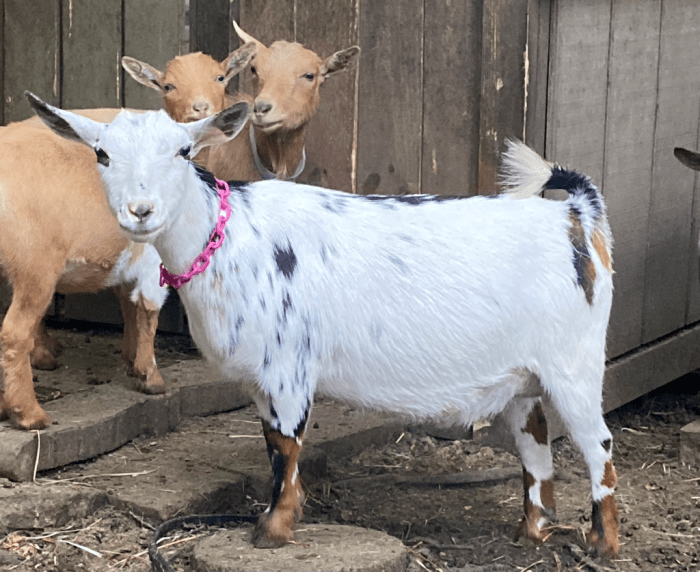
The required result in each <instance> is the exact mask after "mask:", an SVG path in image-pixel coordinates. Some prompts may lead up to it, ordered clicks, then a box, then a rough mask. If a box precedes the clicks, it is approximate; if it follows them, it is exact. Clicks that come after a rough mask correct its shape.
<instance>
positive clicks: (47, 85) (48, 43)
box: [3, 0, 61, 123]
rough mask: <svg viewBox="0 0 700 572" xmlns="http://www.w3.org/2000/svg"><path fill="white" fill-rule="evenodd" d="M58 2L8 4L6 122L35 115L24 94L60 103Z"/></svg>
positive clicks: (35, 0)
mask: <svg viewBox="0 0 700 572" xmlns="http://www.w3.org/2000/svg"><path fill="white" fill-rule="evenodd" d="M59 8H60V4H59V0H5V22H4V23H5V27H4V36H5V38H4V39H5V42H4V55H5V61H4V74H5V75H4V94H3V95H4V119H5V122H6V123H9V122H10V121H20V120H22V119H26V118H27V117H30V116H32V115H33V112H32V111H31V108H30V107H29V103H28V102H27V99H26V97H24V92H25V90H30V91H32V92H33V93H35V94H36V95H38V96H39V97H41V98H42V99H44V100H45V101H48V102H49V103H52V104H54V105H60V103H61V81H60V77H59V72H60V56H61V48H60V45H61V44H60V42H61V39H60V21H61V15H60V9H59Z"/></svg>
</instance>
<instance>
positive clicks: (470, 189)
mask: <svg viewBox="0 0 700 572" xmlns="http://www.w3.org/2000/svg"><path fill="white" fill-rule="evenodd" d="M481 28H482V7H481V3H479V2H474V3H469V2H459V3H457V2H435V3H432V4H426V11H425V31H424V48H423V69H424V72H423V141H422V159H421V161H422V168H421V192H423V193H429V194H448V195H466V196H469V195H475V194H477V182H478V169H477V165H478V161H479V117H480V100H481V65H480V54H481V34H482V29H481Z"/></svg>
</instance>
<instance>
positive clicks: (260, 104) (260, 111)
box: [253, 100, 272, 115]
mask: <svg viewBox="0 0 700 572" xmlns="http://www.w3.org/2000/svg"><path fill="white" fill-rule="evenodd" d="M270 109H272V104H271V103H270V102H269V101H257V100H256V101H255V106H254V107H253V111H254V112H255V115H265V114H266V113H267V112H268V111H270Z"/></svg>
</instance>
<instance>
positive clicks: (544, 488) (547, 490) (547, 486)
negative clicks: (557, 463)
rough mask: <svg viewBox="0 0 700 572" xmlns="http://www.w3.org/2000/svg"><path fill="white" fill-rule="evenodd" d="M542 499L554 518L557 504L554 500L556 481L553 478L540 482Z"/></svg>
mask: <svg viewBox="0 0 700 572" xmlns="http://www.w3.org/2000/svg"><path fill="white" fill-rule="evenodd" d="M540 499H541V500H542V505H543V506H544V507H545V508H546V509H547V510H548V511H551V513H552V514H551V516H550V515H548V516H549V517H550V518H554V513H555V511H556V504H555V502H554V481H553V480H552V479H549V480H546V481H542V483H540Z"/></svg>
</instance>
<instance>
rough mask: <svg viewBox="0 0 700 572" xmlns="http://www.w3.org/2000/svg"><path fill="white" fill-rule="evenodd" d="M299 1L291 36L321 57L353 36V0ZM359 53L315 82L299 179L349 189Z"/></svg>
mask: <svg viewBox="0 0 700 572" xmlns="http://www.w3.org/2000/svg"><path fill="white" fill-rule="evenodd" d="M358 1H359V0H350V1H348V0H327V1H326V2H323V3H315V4H311V3H309V2H299V3H298V4H297V10H296V20H295V24H296V41H297V42H299V43H301V44H304V45H305V46H306V47H307V48H309V49H311V50H313V51H315V52H316V53H317V54H318V55H319V56H321V58H326V57H328V56H330V55H332V54H333V53H335V52H337V51H338V50H343V49H345V48H349V47H350V46H353V45H356V44H357V43H358V42H359V38H358V35H357V25H358V22H357V2H358ZM361 58H362V53H360V55H359V56H355V60H354V62H353V63H351V64H350V66H349V67H348V69H346V70H344V71H342V72H338V73H336V74H333V75H331V76H330V77H329V78H328V79H327V80H326V81H325V82H324V84H323V85H322V86H321V103H320V104H319V107H318V111H317V112H316V115H315V116H314V118H313V119H312V120H311V123H310V124H309V126H308V128H307V130H306V168H305V170H304V173H303V174H302V176H301V177H300V179H299V182H302V183H309V184H312V185H320V186H323V187H329V188H332V189H338V190H342V191H348V192H352V190H353V189H352V174H353V157H354V155H353V139H354V135H353V132H354V125H355V117H354V115H355V87H356V83H357V76H358V74H357V72H358V66H360V65H361V63H360V60H361Z"/></svg>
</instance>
